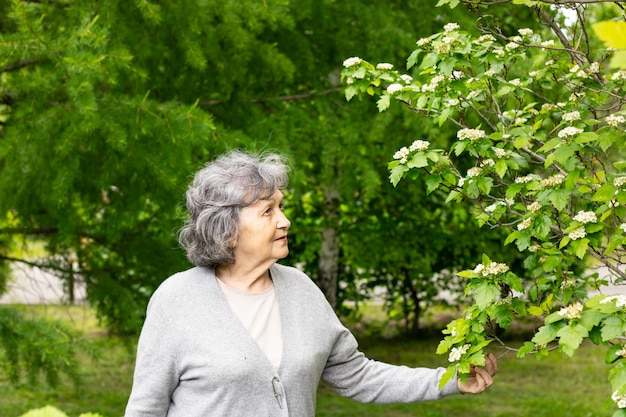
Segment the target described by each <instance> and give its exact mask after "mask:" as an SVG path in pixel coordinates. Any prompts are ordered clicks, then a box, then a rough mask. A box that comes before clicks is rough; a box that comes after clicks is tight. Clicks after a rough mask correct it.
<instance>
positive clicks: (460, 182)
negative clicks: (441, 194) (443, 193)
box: [456, 177, 465, 188]
mask: <svg viewBox="0 0 626 417" xmlns="http://www.w3.org/2000/svg"><path fill="white" fill-rule="evenodd" d="M464 185H465V178H463V177H461V178H459V182H458V183H457V185H456V186H457V187H459V188H463V186H464Z"/></svg>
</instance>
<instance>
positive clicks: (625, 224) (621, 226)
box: [619, 223, 626, 233]
mask: <svg viewBox="0 0 626 417" xmlns="http://www.w3.org/2000/svg"><path fill="white" fill-rule="evenodd" d="M619 228H620V229H622V232H624V233H626V223H622V224H620V225H619Z"/></svg>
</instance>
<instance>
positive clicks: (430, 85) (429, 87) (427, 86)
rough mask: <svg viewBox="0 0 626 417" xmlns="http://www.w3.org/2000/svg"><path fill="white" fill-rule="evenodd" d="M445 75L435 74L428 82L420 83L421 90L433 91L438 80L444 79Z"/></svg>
mask: <svg viewBox="0 0 626 417" xmlns="http://www.w3.org/2000/svg"><path fill="white" fill-rule="evenodd" d="M445 79H446V77H445V76H444V75H435V76H434V77H433V78H431V80H430V82H429V83H428V84H424V85H422V92H424V93H425V92H431V93H432V92H433V91H435V89H436V88H437V86H438V85H439V83H440V82H442V81H444V80H445Z"/></svg>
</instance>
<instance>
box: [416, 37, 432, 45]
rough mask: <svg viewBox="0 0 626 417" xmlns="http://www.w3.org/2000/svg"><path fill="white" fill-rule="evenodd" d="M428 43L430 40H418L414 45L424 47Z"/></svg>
mask: <svg viewBox="0 0 626 417" xmlns="http://www.w3.org/2000/svg"><path fill="white" fill-rule="evenodd" d="M429 42H430V39H428V38H421V39H420V40H418V41H417V42H415V43H416V44H417V46H424V45H427V44H428V43H429Z"/></svg>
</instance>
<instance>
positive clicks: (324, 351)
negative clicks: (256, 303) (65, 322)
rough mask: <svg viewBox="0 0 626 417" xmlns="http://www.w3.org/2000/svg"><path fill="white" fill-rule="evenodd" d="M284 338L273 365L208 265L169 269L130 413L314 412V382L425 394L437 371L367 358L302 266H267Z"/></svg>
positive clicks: (377, 392)
mask: <svg viewBox="0 0 626 417" xmlns="http://www.w3.org/2000/svg"><path fill="white" fill-rule="evenodd" d="M270 272H271V276H272V279H273V281H274V287H275V290H276V297H277V300H278V305H279V310H280V318H281V325H282V337H283V354H282V362H281V365H280V368H279V369H278V372H276V371H275V370H274V368H273V367H272V364H271V363H270V361H269V360H268V359H267V357H266V356H265V355H264V354H263V352H262V351H261V349H260V348H259V346H258V345H257V344H256V342H255V341H254V339H253V338H252V337H251V336H250V335H249V334H248V332H247V330H246V329H245V328H244V326H243V325H242V324H241V322H239V320H238V319H237V318H236V316H235V315H234V313H232V311H231V310H230V308H229V306H228V302H227V301H226V299H225V298H224V296H223V295H222V293H221V291H220V289H219V287H218V284H217V282H216V278H215V275H214V272H213V270H212V269H209V268H199V267H196V268H192V269H189V270H187V271H184V272H181V273H178V274H176V275H173V276H172V277H170V278H168V279H167V280H165V281H164V282H163V283H162V284H161V286H160V287H159V288H158V289H157V290H156V291H155V293H154V294H153V296H152V299H151V300H150V303H149V305H148V311H147V317H146V321H145V323H144V326H143V329H142V331H141V336H140V337H139V344H138V347H137V361H136V365H135V375H134V381H133V388H132V392H131V394H130V398H129V400H128V405H127V408H126V414H125V416H126V417H139V416H150V417H157V416H168V417H226V416H228V417H265V416H272V417H278V416H283V417H287V416H291V417H313V416H315V395H316V391H317V387H318V383H319V381H320V379H322V380H324V381H325V382H326V383H327V384H328V385H329V386H330V387H331V388H332V389H333V390H335V391H336V392H338V393H339V394H341V395H343V396H345V397H349V398H352V399H354V400H356V401H360V402H373V403H396V402H414V401H430V400H435V399H439V398H441V397H443V396H445V395H448V394H453V393H458V390H457V386H456V381H455V380H453V381H451V382H450V383H448V384H447V385H446V386H445V387H444V388H443V389H442V390H438V389H437V384H438V381H439V378H440V377H441V375H442V374H443V372H444V369H443V368H438V369H427V368H409V367H406V366H395V365H389V364H386V363H382V362H377V361H373V360H369V359H367V358H366V357H365V356H364V355H363V353H361V352H359V351H358V349H357V342H356V340H355V338H354V337H353V335H352V334H351V333H350V332H349V331H348V330H347V329H346V328H345V327H344V326H343V325H342V324H341V322H340V321H339V319H338V318H337V316H336V315H335V313H334V311H333V309H332V308H331V307H330V305H329V304H328V303H327V301H326V299H325V298H324V295H323V294H322V292H321V291H320V290H319V288H318V287H317V286H316V285H315V284H314V283H313V282H312V281H311V280H310V279H309V277H307V276H306V275H305V274H304V273H302V272H300V271H299V270H297V269H295V268H291V267H286V266H282V265H279V264H275V265H273V266H272V267H271V269H270Z"/></svg>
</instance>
